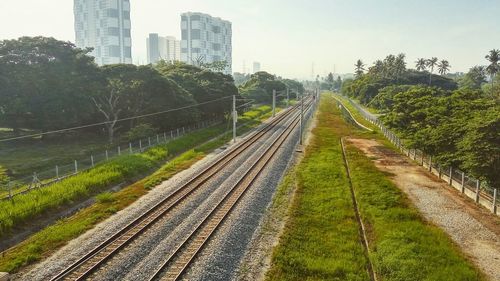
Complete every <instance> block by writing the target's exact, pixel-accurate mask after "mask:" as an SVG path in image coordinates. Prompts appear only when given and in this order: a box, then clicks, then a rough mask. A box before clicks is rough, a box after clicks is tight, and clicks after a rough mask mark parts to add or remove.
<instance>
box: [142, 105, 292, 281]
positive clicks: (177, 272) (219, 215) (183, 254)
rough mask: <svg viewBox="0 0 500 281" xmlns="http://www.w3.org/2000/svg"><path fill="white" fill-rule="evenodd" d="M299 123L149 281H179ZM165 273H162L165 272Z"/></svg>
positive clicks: (260, 160)
mask: <svg viewBox="0 0 500 281" xmlns="http://www.w3.org/2000/svg"><path fill="white" fill-rule="evenodd" d="M299 123H300V116H299V115H297V116H295V117H294V119H293V120H292V122H291V123H290V124H289V125H287V128H286V129H285V130H284V131H283V132H281V133H280V135H279V136H278V137H277V138H276V139H275V140H274V141H273V142H272V144H271V145H270V146H269V147H268V148H267V149H266V150H265V151H264V152H263V153H262V155H261V156H260V157H259V158H258V159H257V160H256V161H255V162H254V163H253V164H252V166H251V167H250V168H249V169H248V170H247V171H246V172H245V174H244V175H243V176H242V177H240V179H239V180H238V181H237V182H236V183H235V184H234V185H233V186H232V187H231V189H230V191H229V192H228V193H227V194H226V195H225V196H224V198H223V199H222V200H221V201H220V202H219V204H217V206H216V207H214V208H213V209H212V211H211V212H210V213H209V214H208V215H207V216H205V218H204V219H203V221H202V222H200V223H199V224H198V225H197V226H196V228H195V229H194V230H193V231H192V232H191V233H190V234H189V235H188V236H187V238H185V239H184V240H183V242H182V243H181V244H180V245H179V246H178V247H177V248H176V250H175V251H174V253H172V254H171V255H170V256H169V257H168V258H167V259H166V260H165V261H164V262H163V263H162V264H161V265H160V267H159V268H158V269H157V270H156V271H155V273H154V274H153V275H152V276H151V277H150V279H149V280H150V281H152V280H157V279H160V276H163V277H162V278H161V280H178V279H179V278H180V277H181V276H182V274H183V273H184V272H185V270H186V269H187V267H188V266H189V265H190V264H191V262H192V261H193V260H194V258H195V256H196V255H197V254H198V253H199V252H200V251H201V249H202V248H203V246H204V245H205V244H206V243H207V241H208V240H209V239H210V237H211V235H212V234H213V233H214V232H215V230H216V229H217V228H218V226H219V225H220V224H221V223H222V222H223V220H224V219H225V218H226V217H227V216H228V215H229V214H230V212H231V210H232V209H233V208H234V207H235V206H236V204H237V203H238V202H239V200H240V199H241V198H242V196H243V194H244V193H245V192H246V191H247V190H248V189H249V187H250V186H251V185H252V184H253V183H254V181H255V180H256V179H257V177H258V176H259V175H260V174H261V173H262V171H263V170H264V168H265V167H266V166H267V164H268V163H269V162H270V160H271V159H272V158H273V157H274V155H275V154H276V153H277V152H278V150H279V148H280V147H281V145H282V144H283V143H284V142H285V141H286V140H287V139H288V137H289V135H290V134H291V133H292V132H293V130H294V129H295V128H296V127H297V126H298V124H299ZM164 272H165V273H164Z"/></svg>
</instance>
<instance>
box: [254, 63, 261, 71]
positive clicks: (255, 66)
mask: <svg viewBox="0 0 500 281" xmlns="http://www.w3.org/2000/svg"><path fill="white" fill-rule="evenodd" d="M259 71H260V62H257V61H256V62H254V63H253V73H255V72H259Z"/></svg>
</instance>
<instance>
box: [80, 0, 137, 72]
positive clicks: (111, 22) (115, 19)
mask: <svg viewBox="0 0 500 281" xmlns="http://www.w3.org/2000/svg"><path fill="white" fill-rule="evenodd" d="M73 9H74V15H75V35H76V46H77V47H79V48H87V47H92V48H94V50H93V51H92V53H91V54H90V55H92V56H94V57H95V61H96V63H97V64H99V65H104V64H113V63H132V39H131V36H130V28H131V24H130V1H129V0H99V1H96V0H74V7H73Z"/></svg>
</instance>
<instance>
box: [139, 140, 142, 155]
mask: <svg viewBox="0 0 500 281" xmlns="http://www.w3.org/2000/svg"><path fill="white" fill-rule="evenodd" d="M139 151H140V152H142V140H139Z"/></svg>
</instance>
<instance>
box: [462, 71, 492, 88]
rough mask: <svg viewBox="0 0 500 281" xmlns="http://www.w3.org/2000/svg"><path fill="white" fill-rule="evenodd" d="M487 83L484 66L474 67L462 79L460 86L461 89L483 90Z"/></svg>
mask: <svg viewBox="0 0 500 281" xmlns="http://www.w3.org/2000/svg"><path fill="white" fill-rule="evenodd" d="M485 82H486V69H485V67H484V66H474V67H472V68H471V69H469V72H467V73H466V74H465V76H464V77H462V78H461V79H460V80H459V82H458V84H459V87H460V88H467V89H481V85H482V84H483V83H485Z"/></svg>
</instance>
